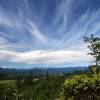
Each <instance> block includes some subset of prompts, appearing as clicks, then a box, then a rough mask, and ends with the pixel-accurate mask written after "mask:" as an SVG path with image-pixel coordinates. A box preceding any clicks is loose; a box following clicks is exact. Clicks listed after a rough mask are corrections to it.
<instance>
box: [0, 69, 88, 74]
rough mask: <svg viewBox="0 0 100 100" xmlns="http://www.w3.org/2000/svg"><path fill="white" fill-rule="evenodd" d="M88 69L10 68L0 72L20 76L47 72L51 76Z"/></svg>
mask: <svg viewBox="0 0 100 100" xmlns="http://www.w3.org/2000/svg"><path fill="white" fill-rule="evenodd" d="M87 68H88V67H68V68H31V69H11V68H0V72H3V73H12V74H13V73H14V74H15V73H16V74H21V73H25V74H26V73H30V72H33V73H35V74H42V73H44V72H45V71H48V73H52V74H54V73H55V74H60V73H66V72H73V71H76V70H80V71H83V70H86V69H87Z"/></svg>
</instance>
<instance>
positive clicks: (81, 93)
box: [61, 73, 100, 100]
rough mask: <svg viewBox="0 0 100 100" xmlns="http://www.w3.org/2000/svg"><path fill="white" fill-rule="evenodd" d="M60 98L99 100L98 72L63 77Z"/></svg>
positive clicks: (99, 78)
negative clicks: (90, 75) (90, 74)
mask: <svg viewBox="0 0 100 100" xmlns="http://www.w3.org/2000/svg"><path fill="white" fill-rule="evenodd" d="M61 98H62V100H63V99H64V100H100V73H98V74H93V75H92V77H89V76H88V75H74V76H72V77H71V78H67V79H65V82H64V84H63V89H62V92H61Z"/></svg>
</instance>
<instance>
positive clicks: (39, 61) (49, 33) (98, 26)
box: [0, 0, 100, 68]
mask: <svg viewBox="0 0 100 100" xmlns="http://www.w3.org/2000/svg"><path fill="white" fill-rule="evenodd" d="M91 34H94V35H95V36H100V0H0V67H3V68H35V67H41V68H42V67H78V66H88V65H90V64H91V63H92V62H93V58H92V57H90V56H89V55H87V53H88V52H89V50H88V48H87V44H86V43H84V39H83V37H84V36H90V35H91Z"/></svg>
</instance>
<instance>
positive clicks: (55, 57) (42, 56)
mask: <svg viewBox="0 0 100 100" xmlns="http://www.w3.org/2000/svg"><path fill="white" fill-rule="evenodd" d="M0 55H1V58H0V59H4V60H8V59H9V61H11V62H21V63H22V62H24V63H29V64H61V63H62V64H63V63H66V62H72V63H75V62H79V61H83V62H85V61H86V60H85V59H88V60H90V58H89V56H87V55H86V52H84V51H75V50H73V51H72V50H33V51H30V52H22V53H21V52H12V51H4V50H0Z"/></svg>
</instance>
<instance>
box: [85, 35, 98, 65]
mask: <svg viewBox="0 0 100 100" xmlns="http://www.w3.org/2000/svg"><path fill="white" fill-rule="evenodd" d="M84 41H85V42H86V43H87V44H88V48H89V49H90V51H91V52H90V53H89V54H91V55H92V56H93V57H94V58H95V63H96V65H98V63H100V38H98V37H94V35H91V37H85V38H84Z"/></svg>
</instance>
